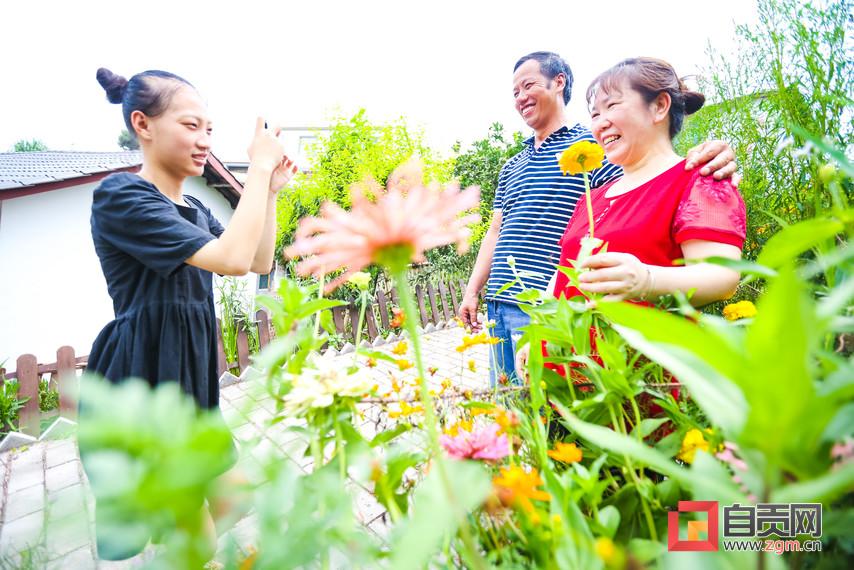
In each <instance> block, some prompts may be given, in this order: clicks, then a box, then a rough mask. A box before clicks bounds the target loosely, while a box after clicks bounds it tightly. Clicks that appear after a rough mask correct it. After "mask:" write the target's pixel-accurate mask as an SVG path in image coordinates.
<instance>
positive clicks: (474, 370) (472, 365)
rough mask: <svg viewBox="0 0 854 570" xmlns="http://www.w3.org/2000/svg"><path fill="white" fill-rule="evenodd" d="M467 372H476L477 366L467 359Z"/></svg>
mask: <svg viewBox="0 0 854 570" xmlns="http://www.w3.org/2000/svg"><path fill="white" fill-rule="evenodd" d="M469 370H471V371H472V372H477V364H475V362H474V360H473V359H469Z"/></svg>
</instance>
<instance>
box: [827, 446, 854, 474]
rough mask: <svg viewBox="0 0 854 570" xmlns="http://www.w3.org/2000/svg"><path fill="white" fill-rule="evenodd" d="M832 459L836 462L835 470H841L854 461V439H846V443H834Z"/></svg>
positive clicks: (831, 453) (831, 452)
mask: <svg viewBox="0 0 854 570" xmlns="http://www.w3.org/2000/svg"><path fill="white" fill-rule="evenodd" d="M830 457H831V458H832V459H833V460H834V464H833V469H834V470H836V469H839V468H840V467H842V466H843V465H845V464H846V463H848V462H849V461H851V460H852V459H854V439H846V440H845V441H844V442H837V443H834V444H833V447H832V448H831V449H830Z"/></svg>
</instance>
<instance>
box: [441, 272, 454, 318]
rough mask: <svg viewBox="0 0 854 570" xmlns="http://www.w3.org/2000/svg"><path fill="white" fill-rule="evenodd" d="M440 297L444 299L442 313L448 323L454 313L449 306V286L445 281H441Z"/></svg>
mask: <svg viewBox="0 0 854 570" xmlns="http://www.w3.org/2000/svg"><path fill="white" fill-rule="evenodd" d="M439 299H440V300H441V301H442V314H443V315H444V316H445V322H446V323H447V322H448V321H450V320H451V319H452V318H453V315H452V314H451V311H450V309H449V308H448V287H447V286H446V285H445V282H444V281H439Z"/></svg>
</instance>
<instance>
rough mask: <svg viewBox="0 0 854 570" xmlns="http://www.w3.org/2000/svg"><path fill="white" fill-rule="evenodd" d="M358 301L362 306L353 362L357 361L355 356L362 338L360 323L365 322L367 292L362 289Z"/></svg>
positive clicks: (357, 354)
mask: <svg viewBox="0 0 854 570" xmlns="http://www.w3.org/2000/svg"><path fill="white" fill-rule="evenodd" d="M359 301H360V302H361V304H362V307H361V308H360V309H359V326H358V328H357V329H356V350H354V351H353V364H356V363H357V360H356V357H357V356H359V343H360V342H361V340H362V325H364V324H365V309H366V308H367V306H368V292H367V291H362V292H361V293H360V294H359Z"/></svg>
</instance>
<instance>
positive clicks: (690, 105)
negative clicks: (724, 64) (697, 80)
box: [682, 90, 706, 115]
mask: <svg viewBox="0 0 854 570" xmlns="http://www.w3.org/2000/svg"><path fill="white" fill-rule="evenodd" d="M682 100H683V101H685V114H686V115H690V114H692V113H696V112H697V111H699V110H700V109H701V108H702V106H703V104H704V103H705V102H706V96H705V95H703V94H702V93H697V92H696V91H689V90H683V91H682Z"/></svg>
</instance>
